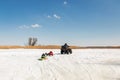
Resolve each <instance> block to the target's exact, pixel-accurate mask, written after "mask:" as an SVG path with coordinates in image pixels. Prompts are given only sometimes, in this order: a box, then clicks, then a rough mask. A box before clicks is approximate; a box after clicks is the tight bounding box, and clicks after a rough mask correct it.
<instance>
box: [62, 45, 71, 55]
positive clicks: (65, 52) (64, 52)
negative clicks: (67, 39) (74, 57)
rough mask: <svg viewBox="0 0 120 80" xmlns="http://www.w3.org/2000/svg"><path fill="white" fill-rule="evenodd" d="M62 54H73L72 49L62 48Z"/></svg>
mask: <svg viewBox="0 0 120 80" xmlns="http://www.w3.org/2000/svg"><path fill="white" fill-rule="evenodd" d="M61 54H72V49H70V48H69V47H68V48H66V47H65V46H61Z"/></svg>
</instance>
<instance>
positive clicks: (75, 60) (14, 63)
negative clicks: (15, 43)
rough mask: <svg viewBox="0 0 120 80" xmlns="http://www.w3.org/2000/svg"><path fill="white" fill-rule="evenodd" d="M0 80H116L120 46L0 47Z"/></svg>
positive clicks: (119, 74) (118, 70) (119, 73)
mask: <svg viewBox="0 0 120 80" xmlns="http://www.w3.org/2000/svg"><path fill="white" fill-rule="evenodd" d="M49 51H53V52H54V54H55V55H54V56H51V57H47V58H48V59H47V60H43V61H39V60H38V59H39V58H40V57H41V54H42V53H45V52H49ZM0 80H120V49H76V50H75V49H74V50H73V54H71V55H61V54H60V50H57V49H52V50H51V49H0Z"/></svg>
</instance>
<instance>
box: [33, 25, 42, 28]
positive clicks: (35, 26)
mask: <svg viewBox="0 0 120 80" xmlns="http://www.w3.org/2000/svg"><path fill="white" fill-rule="evenodd" d="M31 27H32V28H39V27H41V25H39V24H32V25H31Z"/></svg>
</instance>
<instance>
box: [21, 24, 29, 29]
mask: <svg viewBox="0 0 120 80" xmlns="http://www.w3.org/2000/svg"><path fill="white" fill-rule="evenodd" d="M19 28H20V29H28V28H30V27H29V26H27V25H22V26H19Z"/></svg>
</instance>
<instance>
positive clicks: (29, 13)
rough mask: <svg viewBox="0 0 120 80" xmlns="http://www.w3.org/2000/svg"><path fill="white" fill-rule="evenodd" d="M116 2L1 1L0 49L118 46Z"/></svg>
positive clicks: (119, 27) (119, 25)
mask: <svg viewBox="0 0 120 80" xmlns="http://www.w3.org/2000/svg"><path fill="white" fill-rule="evenodd" d="M119 21H120V0H1V1H0V45H26V44H27V40H28V38H29V37H36V38H38V44H42V45H48V44H53V45H62V44H64V43H68V44H69V45H78V46H91V45H93V46H101V45H110V46H111V45H120V36H119V35H120V22H119Z"/></svg>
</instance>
